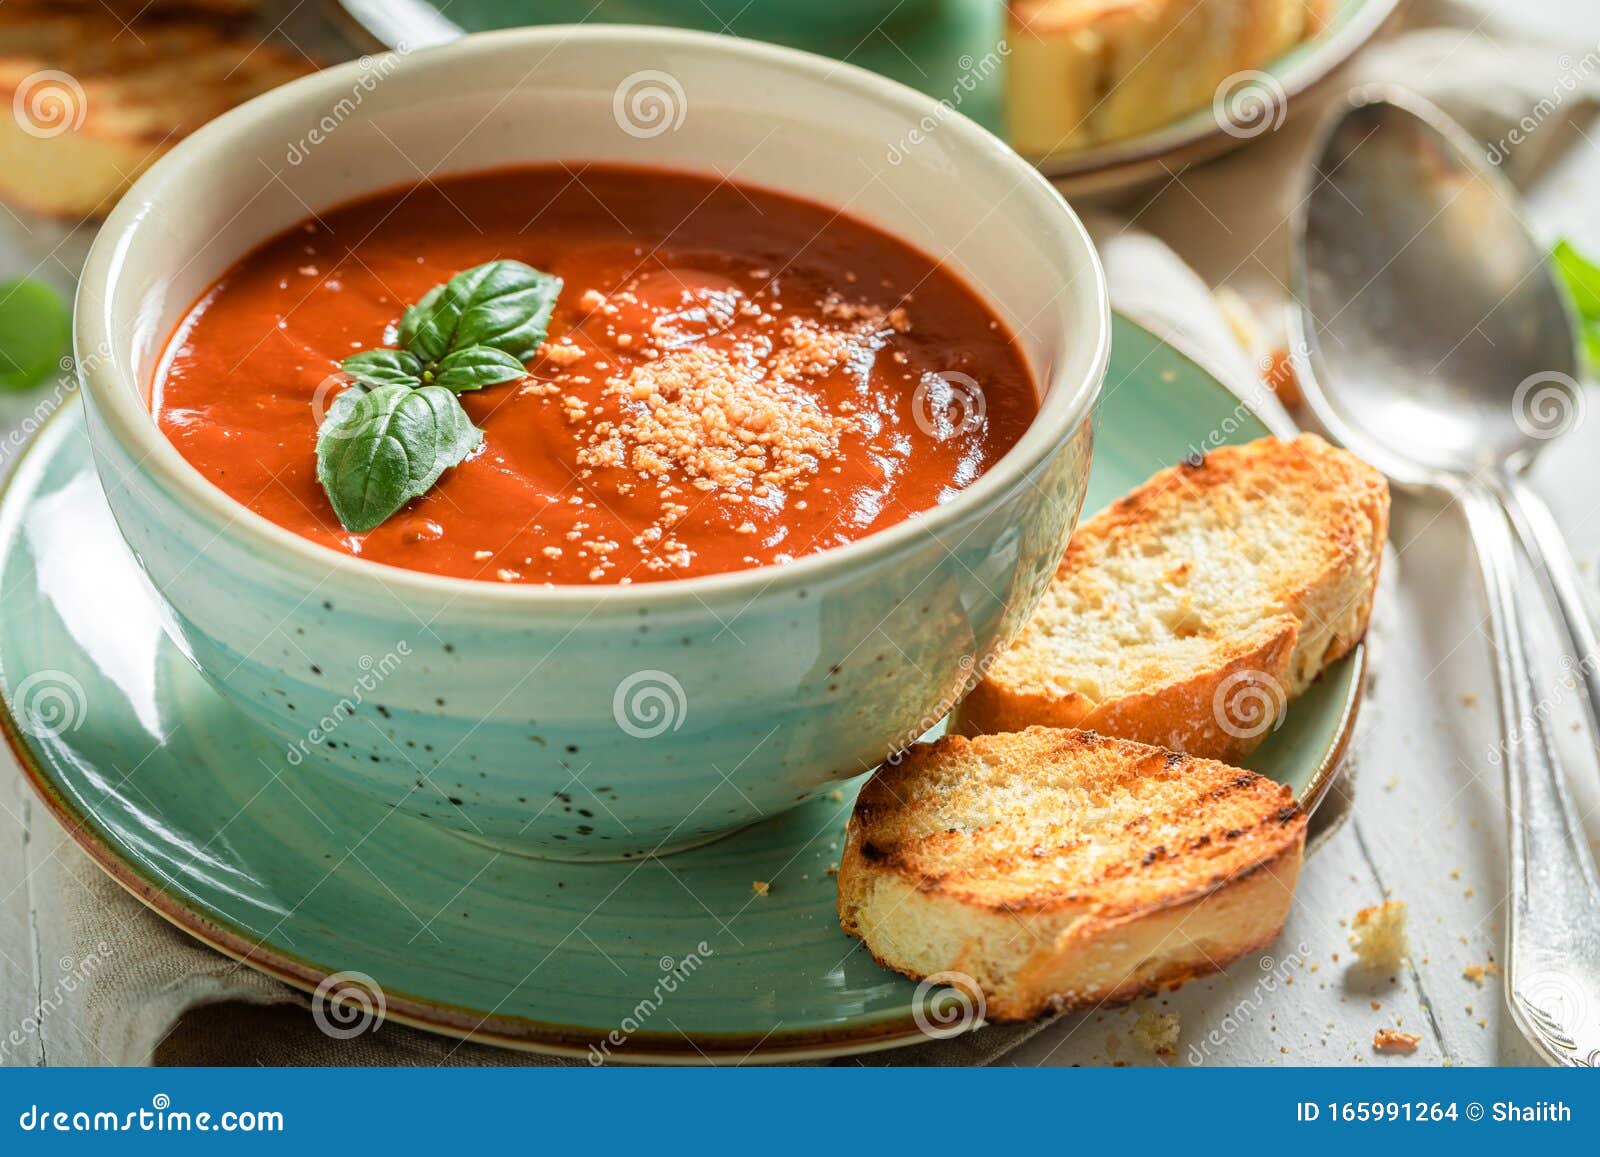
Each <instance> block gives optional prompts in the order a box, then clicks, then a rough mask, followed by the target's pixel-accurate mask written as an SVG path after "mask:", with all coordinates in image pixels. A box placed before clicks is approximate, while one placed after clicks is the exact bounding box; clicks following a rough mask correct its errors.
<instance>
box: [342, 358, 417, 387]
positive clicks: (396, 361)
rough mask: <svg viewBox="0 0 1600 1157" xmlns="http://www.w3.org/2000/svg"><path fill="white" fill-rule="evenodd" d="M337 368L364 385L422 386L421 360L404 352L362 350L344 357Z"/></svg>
mask: <svg viewBox="0 0 1600 1157" xmlns="http://www.w3.org/2000/svg"><path fill="white" fill-rule="evenodd" d="M339 368H340V369H341V370H343V371H344V372H345V373H347V374H349V375H350V376H351V377H353V378H354V379H355V380H356V381H358V382H360V383H361V384H362V385H364V386H374V387H376V386H411V387H413V388H414V387H416V386H420V385H422V369H423V366H422V359H421V358H419V357H417V356H416V355H415V354H412V353H407V352H406V351H405V350H362V351H361V352H360V353H358V354H351V355H350V356H349V357H347V358H345V359H344V361H342V362H340V363H339ZM348 392H349V391H348V390H347V391H346V393H348ZM339 396H340V397H343V396H344V395H343V394H341V395H339Z"/></svg>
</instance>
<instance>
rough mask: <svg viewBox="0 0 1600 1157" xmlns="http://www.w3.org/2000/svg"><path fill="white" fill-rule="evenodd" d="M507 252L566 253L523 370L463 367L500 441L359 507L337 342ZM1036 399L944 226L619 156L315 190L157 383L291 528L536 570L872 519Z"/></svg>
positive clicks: (720, 568) (871, 525)
mask: <svg viewBox="0 0 1600 1157" xmlns="http://www.w3.org/2000/svg"><path fill="white" fill-rule="evenodd" d="M495 260H513V261H517V262H522V263H525V264H526V265H528V266H532V267H533V268H534V269H535V270H538V271H541V272H543V273H547V274H551V275H554V276H555V277H559V278H560V279H561V283H562V285H561V289H560V293H559V296H558V297H557V298H556V302H555V306H554V311H553V313H552V314H551V316H550V319H549V328H548V333H547V336H546V337H545V339H544V342H543V344H542V345H540V346H539V347H538V348H537V350H536V351H534V352H533V353H532V355H531V356H530V357H529V358H528V359H527V360H526V363H525V365H526V376H524V377H521V378H518V379H517V380H513V381H508V382H503V383H501V384H496V385H491V386H488V387H487V388H483V389H477V390H471V391H469V392H463V393H461V394H459V395H458V398H459V402H460V405H461V407H463V408H464V409H465V411H466V414H467V416H468V417H470V419H471V422H472V423H473V424H474V425H475V426H476V427H478V428H479V429H480V430H481V431H482V435H483V436H482V442H481V445H479V446H477V448H476V449H474V450H473V451H472V452H471V453H470V455H469V456H467V457H466V458H465V460H463V461H460V462H459V464H458V465H454V466H452V467H451V468H449V469H445V470H444V471H443V473H442V474H441V475H440V476H439V477H438V479H437V482H436V483H434V484H433V485H432V487H431V489H428V490H427V491H426V492H425V493H423V494H421V496H420V497H416V498H414V499H412V500H410V501H409V502H408V503H406V504H405V505H404V506H402V507H400V508H399V509H398V510H397V511H396V512H395V513H394V514H393V515H392V516H390V517H388V518H387V520H386V521H383V522H382V523H381V524H380V525H378V526H376V527H375V528H374V529H371V530H368V531H366V532H365V533H353V532H351V531H349V530H347V529H345V527H344V526H343V525H341V521H340V518H339V517H338V516H337V515H336V514H335V512H334V509H333V507H332V506H331V505H330V502H329V498H328V496H327V494H326V493H324V490H323V487H322V486H321V485H319V481H318V472H317V454H316V445H317V431H318V423H319V421H320V419H321V417H322V412H323V411H324V410H325V409H326V407H327V406H328V405H329V404H330V401H331V399H332V398H333V397H335V396H337V394H338V393H339V391H340V390H342V389H344V388H346V380H345V377H346V376H345V375H341V374H339V373H338V371H339V365H340V362H341V361H342V360H343V359H345V358H346V357H349V356H350V355H351V354H353V353H354V352H356V351H358V350H371V349H375V348H378V347H395V346H397V345H399V344H401V343H400V339H399V321H400V318H401V315H402V313H403V311H404V310H405V308H406V306H407V305H409V304H412V303H416V302H418V301H419V300H421V299H423V297H424V295H425V294H426V293H427V292H428V291H429V290H430V289H431V288H432V287H434V286H437V285H440V284H441V283H443V282H446V281H447V280H449V279H450V278H451V277H453V276H455V275H456V274H458V273H460V272H461V271H463V270H467V269H469V268H470V267H474V266H478V265H480V264H482V263H485V262H491V261H495ZM511 372H512V373H515V363H513V365H512V371H511ZM448 400H449V399H446V401H448ZM452 405H453V403H452ZM1036 407H1037V401H1036V392H1035V387H1034V383H1033V381H1032V379H1031V377H1030V374H1029V371H1028V369H1027V366H1026V365H1025V363H1024V361H1023V358H1022V356H1021V354H1020V353H1019V351H1018V350H1017V349H1016V348H1015V346H1014V345H1013V342H1012V338H1011V335H1010V334H1009V333H1008V332H1007V331H1006V329H1005V327H1004V326H1003V325H1002V324H1001V323H1000V322H999V321H998V320H997V319H996V318H995V317H994V315H993V313H992V312H991V311H990V310H989V309H988V307H987V306H986V305H985V304H984V303H983V302H982V301H981V300H980V299H979V298H978V297H977V296H976V295H975V294H974V293H973V292H972V291H971V290H970V289H969V288H968V287H967V286H965V285H964V284H962V283H961V282H960V281H959V280H958V279H957V278H956V277H955V276H953V275H952V274H951V273H950V272H948V271H946V270H944V269H942V268H941V267H940V266H939V265H938V264H937V263H936V262H934V261H933V260H932V259H930V258H929V257H927V256H925V255H924V254H922V253H919V252H917V251H916V250H914V249H912V248H910V247H909V246H907V245H904V244H902V243H900V242H899V241H896V240H895V239H894V238H892V237H889V236H887V235H886V234H884V233H882V232H880V231H878V230H877V229H874V228H872V227H869V226H867V225H865V224H863V223H861V222H859V221H856V220H853V219H852V218H851V217H850V216H849V215H848V214H846V213H841V212H836V211H834V210H832V209H828V208H824V207H822V206H820V205H814V204H810V203H807V202H804V201H800V200H796V199H793V198H790V197H787V196H783V195H779V194H776V193H772V192H767V191H763V190H759V189H754V188H749V187H745V186H741V185H735V184H732V183H729V182H726V181H719V180H715V179H712V178H709V177H702V176H696V175H689V174H681V173H669V172H661V171H654V170H649V171H646V170H637V169H629V168H622V167H608V166H599V165H588V166H579V165H574V166H571V167H566V166H556V167H548V168H545V167H539V168H520V169H508V170H498V171H494V172H489V173H481V174H476V175H471V176H462V177H452V178H449V179H441V180H438V181H435V182H431V183H428V184H424V185H420V186H417V187H414V188H410V189H405V190H400V191H394V192H386V193H383V194H380V195H378V196H374V197H371V198H368V199H365V200H362V201H359V202H356V203H352V204H348V205H344V206H342V207H339V208H337V209H334V210H331V211H329V212H326V213H322V214H319V215H317V216H315V217H313V218H312V219H311V220H308V221H306V222H305V223H304V224H302V225H300V226H298V227H296V228H294V229H292V230H290V231H288V232H286V233H284V234H282V235H281V236H279V237H277V238H275V239H273V240H272V241H270V242H268V243H267V244H265V245H264V246H262V247H261V248H259V249H257V250H256V251H255V252H253V253H251V254H250V255H249V256H247V257H245V258H244V259H243V260H241V261H239V262H238V263H237V264H235V265H234V266H233V267H232V268H230V269H229V270H228V271H227V272H226V273H225V274H223V276H222V277H221V278H220V279H219V280H218V281H217V282H216V284H215V285H213V286H212V287H211V288H210V289H209V290H208V291H207V292H206V294H205V295H204V296H203V297H202V298H201V299H200V301H199V302H197V303H196V304H195V306H194V307H193V309H192V310H191V311H190V312H189V314H188V316H187V317H186V318H185V319H184V320H183V322H182V323H181V324H180V325H179V326H178V328H177V331H176V333H175V334H174V336H173V337H172V340H171V343H170V347H169V349H168V351H167V356H166V357H165V359H164V360H163V363H162V369H161V372H160V373H159V375H158V379H157V381H156V382H155V384H154V389H153V390H152V409H153V411H154V413H155V415H156V418H157V419H158V421H159V423H160V426H161V429H162V430H163V431H164V432H165V433H166V435H167V437H168V438H170V439H171V441H172V443H173V444H174V445H175V446H176V447H177V448H178V450H179V452H181V453H182V454H183V456H184V457H185V458H186V459H188V461H189V462H191V463H192V464H193V465H194V466H195V467H196V468H197V469H199V471H200V472H201V473H202V474H204V475H205V476H206V477H207V478H208V479H210V480H211V481H212V482H213V483H215V484H216V485H217V486H219V487H220V488H221V489H222V490H224V491H225V492H226V493H228V494H229V495H231V496H232V497H233V498H234V499H236V500H237V501H239V502H240V503H242V504H244V505H245V506H248V507H249V508H250V509H252V510H254V511H256V512H258V513H260V514H262V515H264V516H266V517H267V518H269V519H271V520H272V521H273V522H276V523H278V524H279V525H280V526H283V527H286V528H287V529H289V530H291V531H293V532H295V533H296V534H299V535H302V536H304V537H306V538H308V539H311V540H312V541H314V542H319V543H322V544H323V545H325V546H329V547H332V548H333V549H335V550H341V551H344V552H346V553H348V554H352V555H359V556H360V557H362V558H368V559H373V560H376V561H378V562H383V563H389V564H392V565H394V566H400V567H407V568H410V569H413V570H419V571H429V572H433V573H436V574H443V575H454V576H458V577H463V578H476V579H484V580H488V581H499V582H508V583H543V584H589V583H630V582H649V581H655V580H661V579H672V578H686V577H691V576H695V575H707V574H715V573H718V572H724V571H734V570H740V569H744V568H749V567H760V566H772V565H777V564H781V563H784V562H787V561H789V560H791V559H794V558H798V557H801V556H803V555H808V554H813V553H815V552H817V551H822V550H827V549H829V548H830V547H835V546H839V545H841V544H845V543H850V542H854V541H856V540H858V539H860V538H862V537H864V536H865V535H868V534H871V533H872V532H874V531H877V530H881V529H883V528H884V527H887V526H890V525H892V524H894V523H897V522H899V521H901V520H903V519H905V518H907V517H908V516H910V515H912V514H914V513H916V512H918V511H923V510H927V509H930V508H932V507H934V506H937V505H938V504H940V503H942V502H946V501H948V500H949V499H950V498H952V497H953V496H954V495H956V494H957V493H959V492H960V491H961V489H962V488H963V487H965V486H968V485H969V484H971V483H972V482H973V480H974V479H976V478H978V477H979V476H980V475H981V474H982V473H983V472H984V471H985V470H987V469H988V468H989V467H990V466H991V465H993V464H994V462H995V461H996V460H997V459H998V458H999V457H1000V456H1001V455H1003V454H1004V453H1005V452H1006V451H1007V450H1008V449H1009V448H1010V447H1011V446H1012V445H1013V444H1015V442H1016V441H1017V439H1018V438H1019V437H1020V436H1021V435H1022V432H1023V430H1024V429H1025V428H1026V427H1027V425H1028V423H1029V422H1030V421H1031V420H1032V418H1033V416H1034V414H1035V412H1036Z"/></svg>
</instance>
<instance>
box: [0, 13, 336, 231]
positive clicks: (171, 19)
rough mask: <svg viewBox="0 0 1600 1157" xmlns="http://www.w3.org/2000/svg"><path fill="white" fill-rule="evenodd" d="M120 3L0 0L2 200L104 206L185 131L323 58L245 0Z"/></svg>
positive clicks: (61, 210)
mask: <svg viewBox="0 0 1600 1157" xmlns="http://www.w3.org/2000/svg"><path fill="white" fill-rule="evenodd" d="M114 8H115V5H113V6H112V8H107V7H102V6H99V5H80V4H73V3H52V4H48V5H43V4H27V3H24V4H17V3H14V2H13V3H6V4H0V200H4V201H6V202H7V203H8V204H11V205H13V206H17V207H20V208H23V209H28V210H32V211H34V212H38V213H46V214H49V215H52V216H57V217H69V218H83V217H103V216H104V215H105V214H106V213H107V212H109V211H110V209H111V207H112V206H113V205H115V204H116V203H117V199H118V198H119V197H121V196H122V194H123V193H124V192H126V191H127V188H128V186H129V185H131V184H132V183H133V181H134V179H135V178H137V177H138V176H139V174H140V173H142V172H144V170H145V169H147V168H149V167H150V165H151V164H153V163H154V162H155V161H156V159H157V158H159V157H160V156H161V155H162V154H163V153H165V152H166V151H167V150H168V149H170V148H172V146H173V145H175V144H177V142H178V141H180V140H182V139H183V138H184V137H185V136H187V135H188V134H189V133H191V132H193V131H194V130H195V129H197V128H199V127H200V126H201V125H203V124H205V123H206V122H207V121H209V120H211V119H212V118H214V117H216V116H219V115H220V114H222V113H224V112H226V111H227V110H228V109H230V108H232V107H233V106H234V105H237V104H240V103H242V102H244V101H246V100H249V99H250V98H251V97H253V96H257V95H259V94H260V93H263V92H266V91H267V90H268V89H271V88H276V87H277V86H278V85H280V84H283V83H284V82H285V81H289V80H292V79H294V78H295V77H297V76H301V75H303V74H305V73H308V72H311V71H314V70H315V68H316V67H317V66H316V65H315V64H314V63H313V62H312V61H311V60H309V59H308V58H307V57H305V56H304V55H303V54H301V53H300V52H299V51H297V50H296V49H295V48H294V47H293V46H291V45H288V44H285V43H282V42H279V41H275V40H267V39H264V38H263V37H260V36H257V35H254V34H253V33H251V32H250V30H249V26H248V21H243V20H241V19H240V17H241V16H245V15H248V13H247V11H246V6H245V5H244V4H242V3H239V2H238V0H207V2H205V3H197V2H193V0H191V2H188V3H172V2H170V0H169V2H167V3H156V4H152V5H150V6H149V7H148V8H146V9H145V10H144V14H143V15H140V16H138V17H137V18H135V19H132V20H130V19H128V18H127V17H126V16H124V15H122V14H120V13H118V12H117V11H114V10H113V9H114Z"/></svg>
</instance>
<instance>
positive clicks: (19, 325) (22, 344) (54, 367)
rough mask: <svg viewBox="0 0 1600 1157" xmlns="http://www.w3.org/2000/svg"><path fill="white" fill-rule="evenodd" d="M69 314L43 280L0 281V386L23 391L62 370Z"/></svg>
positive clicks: (68, 336)
mask: <svg viewBox="0 0 1600 1157" xmlns="http://www.w3.org/2000/svg"><path fill="white" fill-rule="evenodd" d="M71 342H72V315H71V313H69V312H68V310H67V305H66V303H65V302H64V301H62V300H61V295H60V294H58V293H57V292H56V291H55V290H54V289H52V288H51V287H50V286H48V285H46V284H45V283H44V282H42V281H35V280H33V279H32V278H27V277H22V278H18V279H16V280H15V281H4V282H0V389H6V390H25V389H27V388H28V387H30V386H36V385H38V384H39V383H40V382H42V381H44V380H45V379H46V378H50V377H53V376H54V375H56V374H58V373H60V372H61V357H62V355H63V354H65V353H66V352H67V347H68V346H69V345H70V344H71Z"/></svg>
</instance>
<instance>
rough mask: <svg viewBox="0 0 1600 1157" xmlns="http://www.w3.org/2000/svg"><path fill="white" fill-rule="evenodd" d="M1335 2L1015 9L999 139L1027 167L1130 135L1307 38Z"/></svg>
mask: <svg viewBox="0 0 1600 1157" xmlns="http://www.w3.org/2000/svg"><path fill="white" fill-rule="evenodd" d="M1330 8H1331V0H1010V3H1008V4H1007V6H1006V44H1007V46H1008V48H1009V52H1008V53H1007V58H1006V90H1005V106H1006V130H1007V134H1008V139H1009V140H1010V142H1011V145H1012V147H1013V148H1015V149H1016V150H1017V151H1018V152H1020V153H1022V154H1023V155H1024V156H1030V157H1046V156H1049V155H1051V154H1056V153H1063V152H1070V151H1072V150H1075V149H1082V148H1087V147H1089V146H1091V145H1098V144H1104V143H1106V142H1108V141H1116V140H1121V139H1124V138H1127V137H1132V136H1137V135H1138V134H1140V133H1143V132H1147V131H1149V130H1151V129H1157V128H1160V127H1162V126H1163V125H1166V124H1169V123H1170V122H1172V121H1174V120H1177V119H1178V118H1179V117H1182V116H1185V115H1187V114H1188V113H1191V112H1194V111H1195V110H1196V109H1201V108H1205V107H1207V106H1209V105H1210V104H1211V103H1212V101H1213V99H1214V98H1215V97H1216V94H1217V90H1218V88H1219V87H1220V86H1221V85H1222V83H1223V81H1224V80H1227V79H1228V78H1229V77H1231V76H1233V75H1234V74H1235V73H1239V72H1244V71H1247V70H1250V69H1259V68H1260V67H1261V66H1262V65H1264V64H1268V63H1270V62H1271V61H1272V60H1273V59H1275V58H1276V57H1279V56H1281V55H1283V53H1284V52H1286V51H1288V50H1289V49H1290V48H1292V47H1293V46H1294V45H1296V44H1298V43H1299V42H1300V41H1302V40H1304V39H1306V38H1307V37H1308V36H1311V35H1314V34H1315V33H1316V32H1317V31H1318V30H1320V29H1321V27H1322V26H1323V24H1324V23H1325V22H1326V20H1327V18H1328V14H1329V9H1330Z"/></svg>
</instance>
